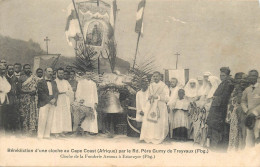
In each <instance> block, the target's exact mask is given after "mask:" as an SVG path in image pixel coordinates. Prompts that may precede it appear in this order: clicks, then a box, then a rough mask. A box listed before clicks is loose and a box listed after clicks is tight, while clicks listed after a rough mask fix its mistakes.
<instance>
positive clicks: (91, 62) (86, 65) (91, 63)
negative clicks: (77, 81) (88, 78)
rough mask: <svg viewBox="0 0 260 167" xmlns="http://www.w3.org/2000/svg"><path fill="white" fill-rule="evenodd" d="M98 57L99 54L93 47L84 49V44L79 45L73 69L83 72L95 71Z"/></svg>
mask: <svg viewBox="0 0 260 167" xmlns="http://www.w3.org/2000/svg"><path fill="white" fill-rule="evenodd" d="M96 55H97V52H96V51H95V49H94V48H93V47H90V46H85V47H84V44H81V45H79V47H78V48H77V51H76V59H75V62H74V63H73V65H74V66H73V67H74V68H75V69H77V70H79V71H81V72H86V71H93V70H94V69H95V68H96V66H95V63H96Z"/></svg>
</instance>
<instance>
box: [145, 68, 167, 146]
mask: <svg viewBox="0 0 260 167" xmlns="http://www.w3.org/2000/svg"><path fill="white" fill-rule="evenodd" d="M152 78H153V82H152V83H151V84H150V86H149V88H148V100H149V103H148V104H149V105H147V110H146V111H145V112H144V119H143V125H142V129H141V135H140V140H144V141H145V142H147V143H154V144H159V143H161V142H163V140H164V139H165V138H166V136H167V135H168V132H169V124H168V110H167V105H166V104H167V102H168V100H169V88H168V87H167V85H166V84H165V83H163V82H162V81H161V74H160V73H159V72H154V74H153V77H152Z"/></svg>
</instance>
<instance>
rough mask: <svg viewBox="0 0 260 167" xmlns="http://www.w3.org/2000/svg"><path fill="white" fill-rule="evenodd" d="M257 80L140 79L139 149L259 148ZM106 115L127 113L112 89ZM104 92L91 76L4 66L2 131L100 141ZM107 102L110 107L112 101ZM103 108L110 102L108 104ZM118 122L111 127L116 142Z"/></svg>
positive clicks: (0, 72)
mask: <svg viewBox="0 0 260 167" xmlns="http://www.w3.org/2000/svg"><path fill="white" fill-rule="evenodd" d="M257 79H258V72H257V71H256V70H251V71H249V73H248V75H247V74H245V73H243V72H239V73H236V74H235V76H234V78H232V77H231V75H230V69H229V68H228V67H222V68H221V69H220V79H219V78H218V77H216V76H213V75H212V74H211V73H210V72H205V73H204V74H203V76H202V77H197V78H196V79H190V80H189V81H188V82H187V83H186V85H181V84H180V83H179V82H178V79H177V78H171V79H170V82H169V84H168V85H167V84H165V83H164V82H163V81H162V75H161V74H160V72H154V73H153V75H152V78H151V79H150V80H148V78H145V77H144V78H143V79H140V80H139V81H138V82H139V86H140V87H139V88H140V90H139V91H138V92H137V93H136V98H135V100H136V118H135V120H136V122H138V123H140V124H141V126H140V127H141V128H140V131H141V132H140V141H141V142H142V141H145V142H147V143H154V144H159V143H161V142H163V141H164V140H165V139H166V137H168V138H170V139H172V140H175V141H193V142H194V143H195V144H199V145H201V146H203V147H209V148H211V149H212V150H224V151H225V150H241V149H243V148H244V147H245V146H254V145H255V144H256V143H257V142H259V133H260V119H259V115H260V84H258V82H257ZM109 90H110V93H108V94H109V97H110V98H109V99H106V100H108V101H113V104H112V105H111V104H110V106H109V107H105V108H103V110H107V111H106V113H121V112H123V111H122V110H124V109H125V108H122V107H121V106H120V104H119V105H116V104H117V103H118V102H119V101H116V100H115V99H116V98H118V96H117V95H116V91H114V90H113V91H112V88H110V89H109ZM99 99H100V98H99V91H98V87H97V84H96V82H94V81H93V80H92V73H91V72H86V74H84V77H82V78H81V79H77V78H76V72H75V71H74V70H72V68H71V67H70V66H68V67H66V68H65V69H64V68H58V69H56V70H55V71H54V70H53V69H52V68H51V67H48V68H46V69H40V68H38V69H37V70H36V74H35V75H34V74H32V70H31V66H30V65H29V64H25V65H23V66H22V65H21V64H19V63H15V64H13V65H12V64H7V62H6V61H5V60H1V63H0V128H1V133H3V132H4V133H13V134H19V133H18V132H21V133H20V134H21V135H23V136H36V135H37V137H38V138H50V137H51V136H53V137H56V138H58V137H65V136H67V135H75V134H78V133H79V132H82V133H84V132H87V133H89V134H90V135H95V134H97V133H99V123H98V122H99V120H98V119H99V118H100V117H99V116H98V112H97V108H98V106H99ZM106 100H105V101H106ZM103 101H104V99H103ZM113 119H114V118H113V114H108V115H107V116H106V119H104V120H105V126H107V131H108V132H109V135H108V136H109V137H111V131H114V129H113V128H111V126H113V125H112V124H113Z"/></svg>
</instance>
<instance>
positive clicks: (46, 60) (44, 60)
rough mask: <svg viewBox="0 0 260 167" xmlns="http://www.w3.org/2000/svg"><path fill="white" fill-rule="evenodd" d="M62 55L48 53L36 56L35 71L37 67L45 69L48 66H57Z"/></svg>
mask: <svg viewBox="0 0 260 167" xmlns="http://www.w3.org/2000/svg"><path fill="white" fill-rule="evenodd" d="M59 57H60V54H48V55H40V56H35V57H34V63H33V73H35V72H36V70H37V68H41V69H43V70H44V69H45V68H47V67H52V68H55V65H56V63H57V61H58V59H59Z"/></svg>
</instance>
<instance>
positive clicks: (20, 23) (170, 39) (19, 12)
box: [0, 0, 260, 78]
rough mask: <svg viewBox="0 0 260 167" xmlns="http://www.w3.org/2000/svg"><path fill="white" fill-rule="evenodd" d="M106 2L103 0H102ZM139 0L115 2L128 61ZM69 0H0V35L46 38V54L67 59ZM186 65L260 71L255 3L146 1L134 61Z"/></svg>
mask: <svg viewBox="0 0 260 167" xmlns="http://www.w3.org/2000/svg"><path fill="white" fill-rule="evenodd" d="M105 1H106V0H105ZM138 2H139V0H117V5H118V8H119V9H120V10H119V11H118V15H117V20H116V34H115V35H116V41H117V46H118V54H117V55H118V57H120V58H122V59H124V60H127V61H129V62H130V63H132V61H133V57H134V54H135V48H136V41H137V34H136V33H135V32H134V29H135V22H136V10H137V5H138ZM70 3H71V0H0V23H1V24H0V34H2V35H5V36H9V37H12V38H16V39H22V40H26V41H27V40H29V39H32V40H33V41H36V42H38V43H39V44H40V45H41V47H42V48H43V49H44V50H45V49H46V46H45V43H44V38H45V37H46V36H48V37H49V38H50V39H51V41H50V44H49V53H61V54H62V55H64V56H70V57H73V56H75V55H74V49H73V47H70V46H69V45H68V44H67V41H66V38H65V25H66V20H67V7H68V6H69V4H70ZM177 52H179V53H180V56H179V64H178V68H179V69H181V68H188V69H190V77H191V78H194V77H197V76H199V75H202V74H203V72H206V71H209V72H211V73H213V74H214V75H217V76H218V75H219V68H220V67H222V66H228V67H230V69H231V71H232V74H233V75H234V73H235V72H246V73H247V72H248V70H250V69H257V70H259V71H260V65H259V64H260V6H259V2H258V0H244V1H242V0H147V1H146V7H145V11H144V35H143V37H142V38H141V39H140V44H139V50H138V57H137V61H138V62H141V61H142V60H143V59H144V57H149V56H151V57H155V58H156V65H157V67H158V70H159V71H163V69H175V62H176V55H175V53H177Z"/></svg>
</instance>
